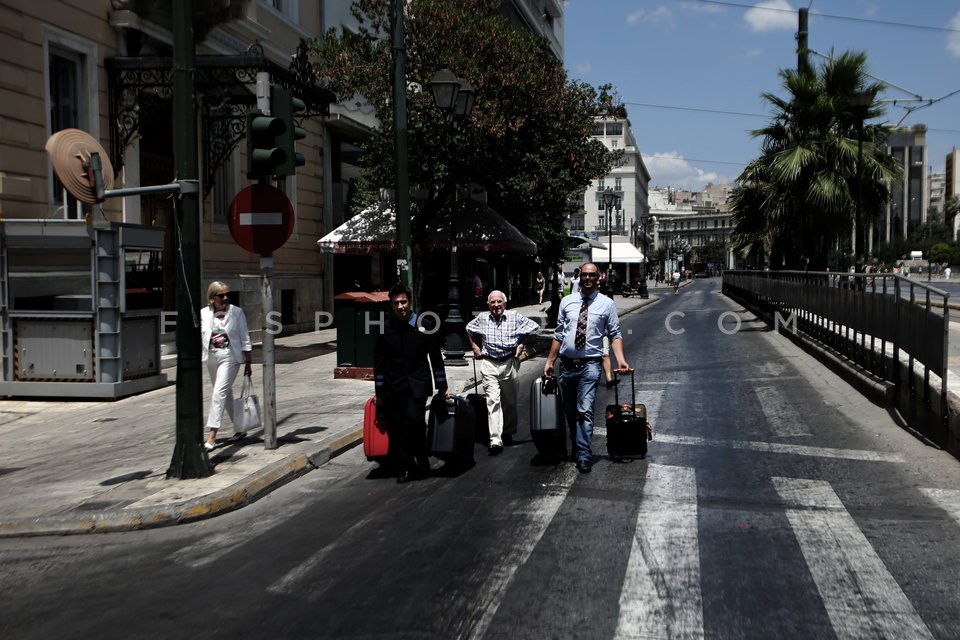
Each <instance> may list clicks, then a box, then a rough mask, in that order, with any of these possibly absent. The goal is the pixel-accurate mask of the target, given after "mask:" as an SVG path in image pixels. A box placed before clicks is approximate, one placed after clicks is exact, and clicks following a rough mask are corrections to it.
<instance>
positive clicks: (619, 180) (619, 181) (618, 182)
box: [613, 178, 623, 191]
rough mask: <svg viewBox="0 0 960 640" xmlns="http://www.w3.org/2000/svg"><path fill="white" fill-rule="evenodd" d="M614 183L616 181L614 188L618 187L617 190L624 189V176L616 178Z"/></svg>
mask: <svg viewBox="0 0 960 640" xmlns="http://www.w3.org/2000/svg"><path fill="white" fill-rule="evenodd" d="M613 183H614V187H613V188H614V189H616V190H617V191H623V178H614V179H613Z"/></svg>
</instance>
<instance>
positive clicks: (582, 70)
mask: <svg viewBox="0 0 960 640" xmlns="http://www.w3.org/2000/svg"><path fill="white" fill-rule="evenodd" d="M591 71H593V64H591V62H590V61H589V60H587V61H586V62H580V63H578V64H575V65H574V66H573V72H574V73H577V74H579V75H583V76H585V75H587V74H588V73H590V72H591Z"/></svg>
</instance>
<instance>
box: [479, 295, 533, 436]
mask: <svg viewBox="0 0 960 640" xmlns="http://www.w3.org/2000/svg"><path fill="white" fill-rule="evenodd" d="M487 308H488V309H489V313H481V314H479V315H477V316H476V317H475V318H474V319H473V320H471V321H470V322H469V323H468V324H467V338H468V339H469V340H470V346H471V347H472V348H473V357H474V358H475V359H476V360H479V361H480V380H481V385H482V387H483V395H484V396H485V397H486V400H487V424H488V427H489V429H490V443H489V446H490V449H489V451H490V455H497V454H499V453H501V452H502V451H503V445H504V442H509V441H510V440H511V439H512V438H513V436H514V435H515V434H516V433H517V422H518V417H517V395H518V393H519V390H520V355H521V354H522V353H523V350H524V348H525V345H526V343H527V342H529V341H530V340H531V339H532V338H533V337H534V336H535V335H536V334H537V332H539V331H540V326H539V325H538V324H537V323H536V322H534V321H533V320H531V319H529V318H527V317H525V316H524V315H523V314H522V313H520V312H518V311H513V310H509V311H508V310H507V297H506V296H505V295H504V293H503V292H502V291H496V290H494V291H491V292H490V295H488V296H487Z"/></svg>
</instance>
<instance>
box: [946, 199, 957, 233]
mask: <svg viewBox="0 0 960 640" xmlns="http://www.w3.org/2000/svg"><path fill="white" fill-rule="evenodd" d="M958 213H960V198H958V197H957V196H950V197H949V198H947V201H946V202H944V203H943V219H944V224H946V225H947V227H949V228H950V229H951V230H952V229H953V225H954V219H955V218H956V217H957V214H958ZM951 233H952V231H951Z"/></svg>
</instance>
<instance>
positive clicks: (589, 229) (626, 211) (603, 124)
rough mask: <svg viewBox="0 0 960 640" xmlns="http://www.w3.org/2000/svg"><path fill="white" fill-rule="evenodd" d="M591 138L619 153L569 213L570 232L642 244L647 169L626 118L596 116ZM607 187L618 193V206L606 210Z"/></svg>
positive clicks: (647, 187) (645, 214)
mask: <svg viewBox="0 0 960 640" xmlns="http://www.w3.org/2000/svg"><path fill="white" fill-rule="evenodd" d="M595 122H596V124H595V128H594V133H593V138H594V139H596V140H599V141H600V142H602V143H603V144H604V146H606V147H607V149H608V150H610V151H611V152H619V153H620V155H619V157H618V158H617V160H616V161H615V162H614V166H613V167H612V168H611V169H610V172H609V173H608V174H607V175H605V176H603V177H601V178H598V179H596V180H594V181H593V182H591V184H590V186H588V187H587V189H586V191H585V192H584V196H583V203H582V207H581V208H580V209H579V210H578V211H575V212H573V213H571V215H570V218H569V221H568V226H569V228H570V231H571V233H574V234H578V235H584V236H586V237H589V238H597V239H599V240H600V241H601V242H602V241H603V238H605V237H607V236H609V235H618V236H627V237H629V238H630V241H631V243H633V245H634V246H637V247H642V246H643V237H642V234H643V231H642V224H643V221H645V220H646V219H647V216H648V215H649V213H650V206H649V204H648V189H649V184H650V172H649V171H647V167H646V165H645V164H644V162H643V156H642V155H641V154H640V149H638V148H637V142H636V139H635V138H634V135H633V130H632V129H631V128H630V121H629V120H627V119H619V118H596V120H595ZM607 189H612V190H614V191H618V192H621V194H622V196H621V201H620V206H619V207H616V208H615V209H614V210H612V211H610V212H608V211H607V210H606V206H605V204H604V200H603V192H604V191H605V190H607Z"/></svg>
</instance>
